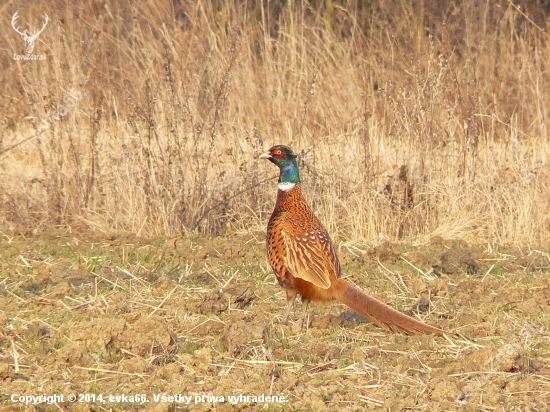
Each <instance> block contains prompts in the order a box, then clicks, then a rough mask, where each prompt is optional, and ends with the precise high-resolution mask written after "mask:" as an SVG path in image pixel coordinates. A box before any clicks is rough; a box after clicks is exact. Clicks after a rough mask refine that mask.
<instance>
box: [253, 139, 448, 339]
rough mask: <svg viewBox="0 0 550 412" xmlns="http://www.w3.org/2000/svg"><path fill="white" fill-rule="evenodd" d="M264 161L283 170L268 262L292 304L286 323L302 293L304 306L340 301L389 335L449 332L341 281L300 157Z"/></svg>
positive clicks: (272, 155)
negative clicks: (305, 189) (308, 197)
mask: <svg viewBox="0 0 550 412" xmlns="http://www.w3.org/2000/svg"><path fill="white" fill-rule="evenodd" d="M260 159H268V160H269V161H271V162H272V163H274V164H275V165H277V166H278V167H279V169H280V175H279V190H278V191H277V201H276V203H275V209H274V210H273V214H272V215H271V218H270V219H269V223H268V225H267V242H266V243H267V255H268V258H269V263H270V264H271V267H272V268H273V271H274V272H275V275H276V276H277V280H278V281H279V284H280V285H281V286H282V287H283V288H285V290H286V294H287V299H288V300H289V304H288V307H287V309H286V312H285V315H284V316H283V323H286V321H287V319H288V315H289V313H290V309H291V308H292V306H293V304H294V300H295V299H296V295H297V294H300V295H301V296H302V299H303V301H304V302H305V303H306V308H307V303H309V302H310V301H321V302H323V301H325V302H326V301H332V300H339V301H340V302H342V303H344V304H346V305H347V306H349V307H350V308H351V309H353V310H354V311H356V312H358V313H360V314H361V315H363V316H364V317H365V318H367V319H369V320H370V321H372V322H374V323H376V324H377V325H378V326H380V327H381V328H383V329H385V330H387V331H390V332H397V331H399V332H401V333H404V334H406V335H409V334H413V333H440V334H441V333H446V332H445V331H443V330H441V329H438V328H435V327H433V326H429V325H426V324H424V323H422V322H419V321H417V320H415V319H413V318H411V317H409V316H406V315H404V314H402V313H400V312H398V311H396V310H394V309H392V308H390V307H389V306H387V305H385V304H383V303H382V302H379V301H378V300H376V299H374V298H372V297H370V296H368V295H367V294H366V293H364V292H362V291H361V290H359V289H357V288H356V287H354V286H353V285H352V284H351V283H349V282H348V281H347V280H345V279H341V278H340V274H341V267H340V262H339V261H338V256H337V255H336V251H335V250H334V246H333V245H332V241H331V240H330V236H329V235H328V233H327V231H326V229H325V227H324V226H323V224H322V223H321V222H320V221H319V219H318V218H317V217H316V216H315V215H314V214H313V211H312V210H311V209H310V207H309V206H308V204H307V203H306V201H305V199H304V197H303V195H302V191H301V190H300V173H299V170H298V165H297V164H296V155H295V154H294V153H293V152H292V150H291V149H290V148H288V147H286V146H273V147H272V148H271V149H269V151H268V152H266V153H263V154H262V155H261V156H260Z"/></svg>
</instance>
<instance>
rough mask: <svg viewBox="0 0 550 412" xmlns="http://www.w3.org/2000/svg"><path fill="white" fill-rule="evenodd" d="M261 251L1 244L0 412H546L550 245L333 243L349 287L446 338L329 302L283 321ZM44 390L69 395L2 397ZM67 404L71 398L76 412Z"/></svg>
mask: <svg viewBox="0 0 550 412" xmlns="http://www.w3.org/2000/svg"><path fill="white" fill-rule="evenodd" d="M264 248H265V242H264V237H263V234H260V233H258V234H252V235H247V236H234V237H232V238H201V237H194V238H177V239H175V238H172V239H166V238H158V239H144V238H136V237H134V236H112V237H110V238H107V237H101V236H98V235H94V234H86V235H74V234H71V235H66V234H56V235H49V236H46V235H40V236H29V235H27V236H24V235H22V234H18V235H8V234H5V235H4V236H3V239H2V243H1V249H0V265H1V266H0V268H1V269H0V270H1V273H0V283H1V287H0V327H1V329H0V330H1V334H0V348H1V349H0V355H1V356H2V362H0V388H1V389H0V395H1V397H2V398H1V399H2V407H3V408H4V410H27V409H28V410H39V411H49V410H52V411H53V410H66V411H69V410H70V411H73V410H74V411H87V410H97V411H100V410H147V411H153V410H154V411H185V410H190V411H195V410H197V411H199V410H219V411H225V410H228V411H229V410H250V411H252V410H262V409H263V410H289V411H290V410H312V411H320V410H388V411H389V410H391V411H409V410H428V411H448V410H466V411H469V410H471V411H477V410H518V411H519V410H521V411H539V410H540V411H543V410H548V408H549V407H550V361H549V358H550V356H549V355H550V333H549V326H550V315H549V314H550V308H549V304H550V288H549V280H548V266H549V265H550V259H549V255H548V251H547V250H540V249H536V248H523V249H522V248H518V247H511V246H500V245H483V246H480V245H468V244H466V243H465V242H463V241H460V240H444V239H441V238H434V239H432V241H431V242H429V244H426V245H419V246H417V247H413V246H410V245H405V244H390V243H384V244H382V245H377V246H376V247H373V248H363V249H362V248H361V247H360V246H359V245H357V247H354V248H353V249H349V250H348V249H346V248H342V251H341V254H340V255H341V260H342V262H343V268H344V276H346V277H348V278H349V279H350V280H351V281H353V282H355V283H356V284H357V285H358V286H360V287H361V288H363V289H365V290H367V291H368V292H369V293H370V294H372V295H373V296H375V297H377V298H378V299H380V300H382V301H384V302H387V303H388V304H390V305H391V306H393V307H396V308H397V309H399V310H401V311H404V312H406V313H409V314H411V315H412V316H415V317H418V318H420V319H422V320H423V321H425V322H427V323H429V324H432V325H435V326H437V327H440V328H443V329H445V330H448V331H449V332H450V333H449V335H448V336H447V337H441V336H402V335H395V334H389V333H386V332H385V331H383V330H381V329H380V328H378V327H376V326H375V325H373V324H371V323H370V322H368V321H366V320H365V319H363V318H362V317H360V316H359V315H357V314H355V313H354V312H352V311H351V310H349V309H347V308H346V307H345V306H343V305H341V304H338V303H334V304H332V305H328V306H318V305H311V307H310V310H309V312H308V314H307V317H306V321H305V323H304V327H303V328H300V326H299V325H300V320H301V312H302V305H301V304H297V305H296V311H295V312H294V315H293V317H292V320H291V322H290V323H289V325H282V324H281V323H280V319H281V316H282V313H283V312H284V307H285V305H286V298H285V294H284V292H283V291H282V290H281V289H280V287H279V286H278V284H277V283H276V281H275V278H274V275H273V274H272V272H271V270H270V269H269V268H268V265H267V262H266V258H265V251H264ZM43 394H46V395H53V394H57V395H64V399H63V402H57V405H56V404H51V405H48V404H47V403H41V404H36V405H34V406H29V405H27V406H25V405H24V404H22V403H18V402H17V403H15V402H13V401H12V395H17V397H16V400H17V399H20V398H19V397H21V396H38V395H43ZM69 394H77V395H81V396H82V398H80V399H77V402H76V403H69V402H67V397H68V396H69ZM99 394H102V395H103V400H104V402H102V401H100V400H97V397H98V396H99ZM92 395H93V396H96V400H95V401H93V400H91V399H90V398H89V396H92ZM108 395H118V396H119V397H120V396H122V395H124V396H125V397H126V398H118V399H116V398H114V399H111V400H109V399H108V398H107V396H108ZM141 395H143V397H141ZM160 395H165V396H166V397H165V398H158V399H157V398H156V397H158V396H160ZM175 395H180V397H179V398H169V396H175ZM239 395H242V397H241V398H235V399H233V398H232V399H230V398H229V397H230V396H239ZM86 396H88V398H86ZM185 396H190V398H185ZM266 396H274V397H276V398H267V399H266ZM281 396H283V397H284V399H282V398H279V397H281ZM214 397H218V398H214ZM221 397H223V399H222V398H221ZM21 399H22V398H21ZM186 399H189V400H190V403H189V404H186ZM79 400H81V401H82V402H78V401H79Z"/></svg>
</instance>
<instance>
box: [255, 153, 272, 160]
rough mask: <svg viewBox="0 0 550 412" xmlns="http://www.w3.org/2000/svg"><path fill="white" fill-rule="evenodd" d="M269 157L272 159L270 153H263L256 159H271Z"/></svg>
mask: <svg viewBox="0 0 550 412" xmlns="http://www.w3.org/2000/svg"><path fill="white" fill-rule="evenodd" d="M271 157H272V156H271V153H269V152H265V153H262V154H261V155H260V157H259V158H258V159H271Z"/></svg>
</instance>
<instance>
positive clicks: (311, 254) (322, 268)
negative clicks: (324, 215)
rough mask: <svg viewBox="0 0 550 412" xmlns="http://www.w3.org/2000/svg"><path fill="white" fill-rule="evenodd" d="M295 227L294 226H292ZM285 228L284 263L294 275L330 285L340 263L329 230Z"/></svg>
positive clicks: (335, 276)
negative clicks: (327, 232) (327, 231)
mask: <svg viewBox="0 0 550 412" xmlns="http://www.w3.org/2000/svg"><path fill="white" fill-rule="evenodd" d="M293 229H294V228H293ZM300 232H302V231H296V230H292V231H290V230H283V231H282V233H283V240H284V242H285V246H286V256H285V265H286V266H287V269H288V270H289V271H290V273H292V275H293V276H294V277H297V278H300V279H303V280H306V281H308V282H311V283H313V284H314V285H315V286H317V287H319V288H322V289H328V288H329V287H330V285H331V278H332V279H335V278H337V277H339V276H340V263H339V261H338V257H337V256H336V253H335V251H334V249H333V247H332V243H331V242H330V238H329V237H328V234H326V231H315V230H310V231H308V230H304V231H303V233H300Z"/></svg>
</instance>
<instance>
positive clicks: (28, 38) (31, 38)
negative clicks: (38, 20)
mask: <svg viewBox="0 0 550 412" xmlns="http://www.w3.org/2000/svg"><path fill="white" fill-rule="evenodd" d="M18 13H19V12H18V11H16V12H15V14H14V15H13V17H12V18H11V25H12V27H13V29H14V30H15V31H16V32H17V33H19V34H20V35H21V37H22V38H23V40H25V43H27V47H26V52H27V55H30V54H31V53H32V51H33V50H34V44H35V43H36V40H37V39H38V36H39V35H40V33H42V32H43V31H44V29H45V28H46V25H47V24H48V21H49V20H50V19H49V17H48V15H47V14H44V19H45V21H44V25H43V26H42V28H41V29H40V30H37V31H35V32H34V33H33V34H31V35H29V34H28V33H27V30H26V29H25V30H24V31H23V32H22V31H20V30H19V28H18V27H17V26H16V25H15V23H16V21H17V18H18V17H19V16H18Z"/></svg>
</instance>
